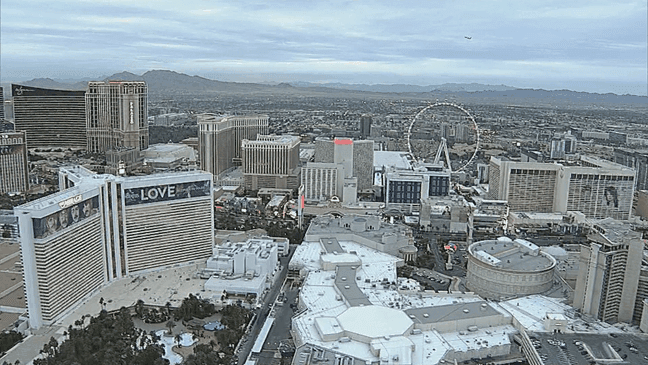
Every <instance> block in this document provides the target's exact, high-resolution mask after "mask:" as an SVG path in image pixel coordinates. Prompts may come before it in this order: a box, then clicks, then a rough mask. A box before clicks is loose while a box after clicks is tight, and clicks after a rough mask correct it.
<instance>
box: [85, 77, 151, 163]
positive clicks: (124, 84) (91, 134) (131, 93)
mask: <svg viewBox="0 0 648 365" xmlns="http://www.w3.org/2000/svg"><path fill="white" fill-rule="evenodd" d="M85 120H86V127H87V149H88V152H94V153H98V152H106V151H109V150H115V149H120V148H134V149H136V150H144V149H146V148H148V142H149V134H148V133H149V132H148V88H147V86H146V83H145V82H144V81H93V82H89V83H88V90H87V92H86V94H85Z"/></svg>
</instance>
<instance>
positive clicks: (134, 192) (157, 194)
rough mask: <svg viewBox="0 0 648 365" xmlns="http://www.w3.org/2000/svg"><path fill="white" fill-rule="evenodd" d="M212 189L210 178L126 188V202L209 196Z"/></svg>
mask: <svg viewBox="0 0 648 365" xmlns="http://www.w3.org/2000/svg"><path fill="white" fill-rule="evenodd" d="M210 189H211V182H210V181H209V180H204V181H191V182H186V183H177V184H162V185H153V186H145V187H137V188H130V189H124V203H125V204H126V205H138V204H148V203H157V202H164V201H172V200H178V199H186V198H195V197H200V196H209V195H210Z"/></svg>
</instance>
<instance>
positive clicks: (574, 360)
mask: <svg viewBox="0 0 648 365" xmlns="http://www.w3.org/2000/svg"><path fill="white" fill-rule="evenodd" d="M529 338H530V339H531V342H532V343H533V345H534V346H535V348H536V350H537V351H538V354H539V355H540V358H541V359H542V361H543V362H544V363H545V365H589V364H592V363H593V362H598V363H610V364H619V365H648V339H646V338H645V337H639V336H634V335H629V334H562V333H559V334H548V333H542V334H538V333H534V334H531V333H530V334H529ZM597 360H598V361H597Z"/></svg>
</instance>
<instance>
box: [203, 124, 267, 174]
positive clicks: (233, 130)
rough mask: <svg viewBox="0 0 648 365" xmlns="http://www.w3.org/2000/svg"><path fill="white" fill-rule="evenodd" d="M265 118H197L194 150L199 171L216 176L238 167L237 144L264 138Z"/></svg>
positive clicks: (238, 147) (238, 150)
mask: <svg viewBox="0 0 648 365" xmlns="http://www.w3.org/2000/svg"><path fill="white" fill-rule="evenodd" d="M268 120H269V118H268V116H267V115H247V116H227V117H223V116H217V115H215V114H199V115H198V150H199V152H198V153H199V156H200V166H201V168H202V169H203V170H205V171H208V172H211V173H212V174H214V176H218V175H220V174H221V173H223V172H225V171H226V170H228V169H230V168H232V167H234V166H236V165H240V164H242V154H241V143H242V141H243V140H244V139H248V140H256V138H257V135H259V134H268Z"/></svg>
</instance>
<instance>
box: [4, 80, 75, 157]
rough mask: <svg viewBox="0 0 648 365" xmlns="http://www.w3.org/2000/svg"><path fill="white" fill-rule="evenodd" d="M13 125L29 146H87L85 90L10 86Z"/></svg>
mask: <svg viewBox="0 0 648 365" xmlns="http://www.w3.org/2000/svg"><path fill="white" fill-rule="evenodd" d="M11 92H12V95H13V103H14V124H15V129H16V130H17V131H18V130H20V131H25V132H26V133H27V140H28V141H29V143H28V144H27V147H28V148H32V147H52V146H56V147H78V148H85V147H86V123H85V91H71V90H53V89H44V88H39V87H32V86H23V85H16V84H12V85H11Z"/></svg>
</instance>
